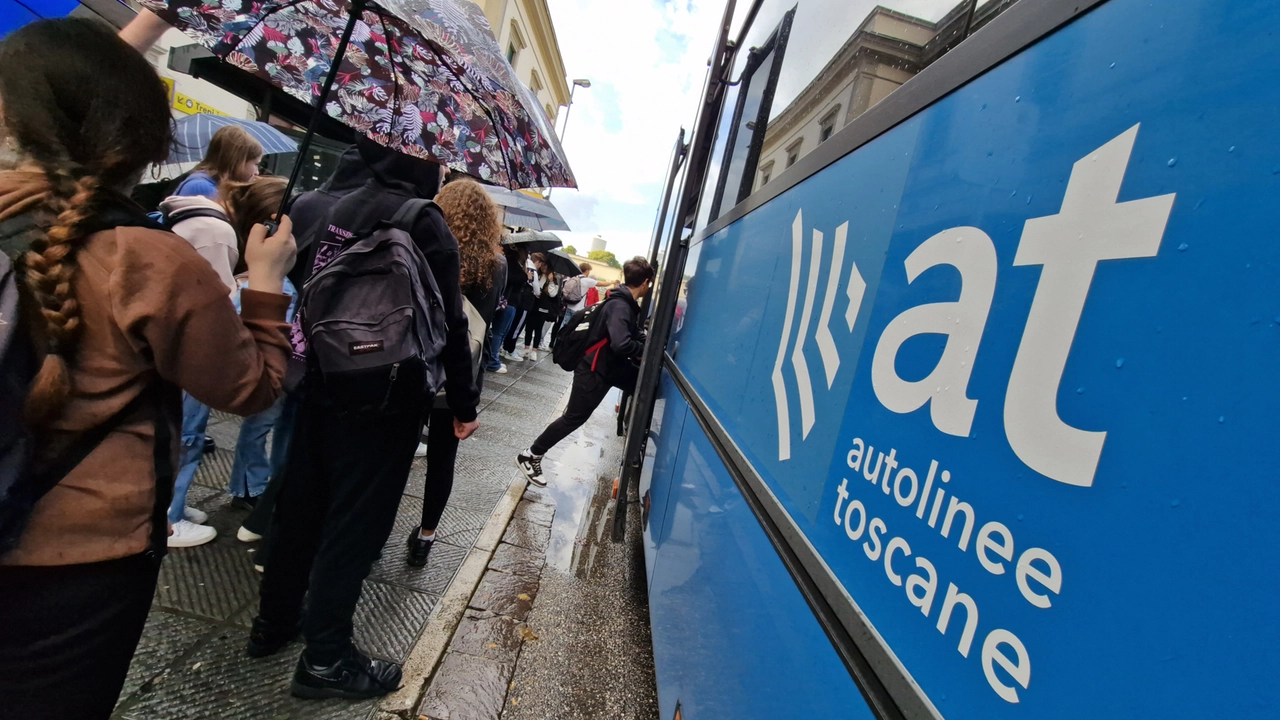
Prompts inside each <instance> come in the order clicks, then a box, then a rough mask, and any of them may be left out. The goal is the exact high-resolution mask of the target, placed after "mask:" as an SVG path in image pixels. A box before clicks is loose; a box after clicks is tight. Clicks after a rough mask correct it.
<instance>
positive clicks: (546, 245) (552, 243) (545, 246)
mask: <svg viewBox="0 0 1280 720" xmlns="http://www.w3.org/2000/svg"><path fill="white" fill-rule="evenodd" d="M502 244H503V245H514V246H517V247H520V248H523V249H525V250H528V251H529V252H531V253H535V252H547V251H548V250H554V249H556V248H558V247H560V246H561V245H564V243H562V242H560V238H558V237H556V236H555V235H552V234H551V233H549V232H519V233H512V234H510V235H508V236H506V237H504V238H502Z"/></svg>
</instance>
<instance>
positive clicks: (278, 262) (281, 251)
mask: <svg viewBox="0 0 1280 720" xmlns="http://www.w3.org/2000/svg"><path fill="white" fill-rule="evenodd" d="M297 256H298V246H297V244H296V243H294V241H293V222H291V221H290V220H289V216H288V215H285V216H284V217H282V218H280V228H279V229H278V230H276V232H275V234H274V235H271V236H270V237H268V236H267V228H266V226H265V225H263V224H261V223H259V224H257V225H254V226H253V229H252V230H250V231H249V239H248V241H246V242H245V246H244V262H245V264H246V265H248V266H249V289H250V290H257V291H259V292H268V293H275V294H277V295H279V294H280V293H282V292H284V276H285V275H286V274H287V273H288V272H289V271H290V270H292V269H293V262H294V260H295V259H296V258H297Z"/></svg>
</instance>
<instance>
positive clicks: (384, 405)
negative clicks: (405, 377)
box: [379, 363, 400, 411]
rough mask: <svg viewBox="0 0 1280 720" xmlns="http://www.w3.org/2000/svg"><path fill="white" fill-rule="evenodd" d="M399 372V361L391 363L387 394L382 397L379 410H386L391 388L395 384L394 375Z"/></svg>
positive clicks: (389, 400)
mask: <svg viewBox="0 0 1280 720" xmlns="http://www.w3.org/2000/svg"><path fill="white" fill-rule="evenodd" d="M399 372H400V363H392V364H391V379H390V380H389V381H388V382H387V394H386V395H384V396H383V397H382V407H381V408H379V410H380V411H381V410H386V409H387V405H388V404H389V403H390V402H391V389H392V388H394V387H395V386H396V375H397V374H399Z"/></svg>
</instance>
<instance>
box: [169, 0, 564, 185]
mask: <svg viewBox="0 0 1280 720" xmlns="http://www.w3.org/2000/svg"><path fill="white" fill-rule="evenodd" d="M144 4H145V5H146V6H147V7H148V8H149V9H151V10H153V11H154V12H156V13H157V14H158V15H160V16H161V17H162V18H164V19H165V20H166V21H167V22H169V23H171V24H173V25H174V26H175V27H177V28H179V29H181V30H183V31H184V32H186V33H187V35H189V36H191V37H192V38H194V39H195V40H197V41H198V42H199V43H200V44H202V45H204V46H205V47H206V48H208V49H209V50H210V51H211V52H212V53H213V54H214V55H216V56H218V57H220V58H222V59H224V60H226V61H227V62H229V63H231V64H233V65H236V66H237V67H240V68H242V69H244V70H246V71H248V72H251V73H253V74H255V75H257V76H258V77H261V78H263V79H265V80H267V81H269V82H271V83H273V84H275V85H276V86H278V87H280V88H281V89H283V90H284V91H285V92H287V93H289V94H290V95H292V96H294V97H296V98H298V99H300V100H302V101H304V102H307V103H310V104H313V105H314V104H317V99H322V98H324V97H326V96H327V100H324V105H323V109H324V112H325V113H326V114H328V115H329V116H330V117H333V118H335V119H337V120H339V121H341V122H343V123H344V124H346V125H348V126H350V127H352V128H353V129H355V130H357V131H359V132H361V133H364V134H365V135H367V136H368V137H369V138H371V139H373V140H374V141H376V142H378V143H380V144H382V145H385V146H387V147H389V148H392V149H394V150H397V151H399V152H402V153H405V154H407V155H412V156H415V157H420V158H424V159H427V160H431V161H434V162H439V163H442V164H444V165H447V166H449V167H451V168H454V169H456V170H460V171H462V172H465V173H467V174H469V175H474V176H476V177H479V178H481V179H483V180H487V181H489V182H493V183H496V184H499V185H502V186H503V187H508V188H512V189H516V188H522V187H576V183H575V182H574V178H573V173H572V171H570V169H569V164H568V161H567V160H566V159H565V155H564V151H563V150H562V149H561V147H560V142H559V140H557V139H556V136H555V132H554V129H553V128H552V125H551V121H550V120H549V119H548V118H547V116H546V113H545V112H544V111H543V110H542V105H541V104H540V103H539V102H538V100H537V98H536V97H535V96H534V95H533V93H532V91H530V90H529V89H528V88H527V87H525V86H524V84H523V83H522V82H520V80H519V79H518V78H517V77H516V74H515V71H514V70H513V69H512V68H511V64H510V63H508V62H507V60H506V58H505V57H504V56H503V55H502V51H501V50H500V49H499V48H498V43H497V41H496V40H495V39H494V36H493V31H492V30H491V29H490V28H489V24H488V21H487V20H486V19H485V16H484V13H483V11H481V10H480V8H479V6H477V5H476V4H475V3H472V2H470V1H469V0H291V1H290V2H245V0H169V2H164V0H144ZM347 40H349V42H344V41H347ZM340 49H341V50H343V52H338V51H339V50H340ZM335 56H341V60H340V62H338V63H337V64H336V66H335V64H334V62H333V59H334V57H335ZM331 71H336V72H333V73H332V74H331ZM331 75H332V78H333V80H332V82H333V93H332V94H328V93H326V92H325V90H326V86H327V84H328V83H329V82H330V76H331Z"/></svg>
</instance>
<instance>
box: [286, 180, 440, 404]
mask: <svg viewBox="0 0 1280 720" xmlns="http://www.w3.org/2000/svg"><path fill="white" fill-rule="evenodd" d="M434 206H435V203H433V202H431V201H430V200H422V199H415V200H409V201H408V202H406V203H405V204H404V205H402V206H401V207H400V209H399V210H398V211H397V212H396V214H395V216H394V217H392V218H391V220H390V221H387V222H381V223H378V225H377V226H376V227H375V228H374V230H373V232H372V233H370V234H369V235H367V236H364V237H362V238H357V239H355V240H354V241H352V242H351V243H350V244H348V245H347V246H346V247H344V248H343V249H342V251H341V252H340V253H339V254H338V255H337V257H335V258H333V260H331V261H330V262H329V263H328V264H327V265H325V266H324V268H323V269H321V270H319V271H318V272H316V274H315V275H314V276H312V277H311V279H310V280H308V281H307V284H306V286H305V287H304V288H303V290H302V297H301V302H300V303H299V311H298V312H299V317H300V318H301V326H302V331H303V333H304V335H305V336H306V341H307V356H308V357H307V362H308V365H309V366H310V367H312V368H314V369H316V370H318V372H319V374H320V376H321V378H320V379H321V382H322V385H323V387H324V390H325V395H326V397H327V398H328V400H329V401H330V402H332V403H333V404H334V406H335V407H337V408H338V409H339V410H340V411H345V412H359V413H367V412H378V413H381V412H394V411H399V410H410V409H413V408H418V407H421V404H422V402H423V401H424V400H425V399H426V398H427V397H429V396H430V395H431V394H434V393H435V392H436V391H437V390H439V388H440V386H441V384H442V381H443V378H444V372H443V368H442V366H441V363H440V353H441V351H442V350H443V349H444V345H445V337H446V334H447V326H446V320H445V316H444V305H443V302H442V301H441V298H440V290H439V288H438V287H437V286H436V280H435V276H434V275H432V273H431V268H430V266H429V265H428V264H427V259H426V257H424V256H423V254H422V251H421V250H419V249H418V246H417V245H416V244H415V243H414V242H413V238H412V237H411V236H410V234H409V233H410V231H411V230H412V228H413V226H414V224H415V223H416V221H417V219H418V217H419V216H420V215H421V214H422V213H423V212H424V211H426V210H427V208H430V207H434Z"/></svg>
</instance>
